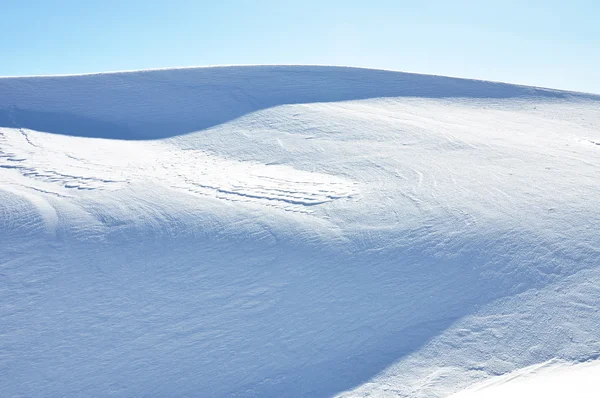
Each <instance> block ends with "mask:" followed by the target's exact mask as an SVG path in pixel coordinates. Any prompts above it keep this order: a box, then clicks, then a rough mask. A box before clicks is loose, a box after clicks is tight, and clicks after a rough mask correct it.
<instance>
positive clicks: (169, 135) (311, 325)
mask: <svg viewBox="0 0 600 398" xmlns="http://www.w3.org/2000/svg"><path fill="white" fill-rule="evenodd" d="M599 166H600V97H598V96H593V95H588V94H579V93H569V92H562V91H555V90H547V89H538V88H531V87H522V86H513V85H506V84H501V83H490V82H481V81H470V80H461V79H451V78H445V77H437V76H423V75H413V74H405V73H398V72H388V71H377V70H365V69H354V68H337V67H300V66H297V67H294V66H286V67H283V66H282V67H277V66H272V67H259V66H255V67H219V68H193V69H179V70H156V71H140V72H129V73H114V74H95V75H82V76H62V77H28V78H2V79H0V282H1V283H0V303H1V304H0V375H1V376H0V396H10V397H18V396H23V397H31V396H56V397H62V396H119V397H120V396H132V395H135V396H237V397H253V396H273V397H277V396H311V397H315V396H316V397H325V396H332V395H338V394H339V395H341V396H368V395H369V394H371V395H376V396H401V397H402V396H404V397H444V396H448V395H450V394H451V393H453V392H455V391H458V390H460V389H462V388H464V387H467V386H468V385H470V384H472V383H474V382H476V381H479V380H483V379H485V378H487V377H490V376H494V375H501V374H505V373H507V372H511V371H514V370H516V369H520V368H523V367H526V366H529V365H533V364H536V363H542V362H545V361H548V360H550V359H552V358H560V359H563V360H568V361H585V360H588V359H590V358H595V357H596V356H597V355H598V354H599V353H600V327H599V326H600V314H599V313H598V310H597V309H598V308H600V283H599V282H600V231H599V230H598V228H597V227H596V226H597V225H598V222H599V221H600V210H599V206H598V204H599V203H600V167H599Z"/></svg>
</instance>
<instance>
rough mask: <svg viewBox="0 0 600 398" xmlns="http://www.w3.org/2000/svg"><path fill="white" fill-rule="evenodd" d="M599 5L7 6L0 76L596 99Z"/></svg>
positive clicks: (526, 0) (12, 2)
mask: <svg viewBox="0 0 600 398" xmlns="http://www.w3.org/2000/svg"><path fill="white" fill-rule="evenodd" d="M599 18H600V2H599V1H583V0H581V1H578V0H571V1H553V0H545V1H544V0H522V1H496V0H480V1H466V0H454V1H427V0H423V1H417V0H411V1H401V0H396V1H393V0H389V1H387V0H370V1H369V0H362V1H353V0H345V1H338V0H320V1H315V0H302V1H300V0H297V1H292V0H288V1H286V0H279V1H276V0H262V1H261V0H254V1H243V0H214V1H202V0H196V1H189V0H170V1H152V0H145V1H141V0H121V1H114V0H103V1H97V0H78V1H74V0H37V1H36V0H4V1H2V4H1V6H0V76H19V75H40V74H71V73H88V72H101V71H115V70H130V69H145V68H161V67H174V66H193V65H222V64H333V65H350V66H364V67H373V68H384V69H393V70H402V71H409V72H419V73H432V74H440V75H449V76H458V77H469V78H477V79H486V80H499V81H506V82H514V83H521V84H529V85H538V86H546V87H553V88H563V89H571V90H578V91H587V92H595V93H600V22H599Z"/></svg>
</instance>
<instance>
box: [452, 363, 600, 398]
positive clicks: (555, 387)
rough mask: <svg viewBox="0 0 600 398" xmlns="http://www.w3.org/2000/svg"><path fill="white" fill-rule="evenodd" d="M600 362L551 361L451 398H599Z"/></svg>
mask: <svg viewBox="0 0 600 398" xmlns="http://www.w3.org/2000/svg"><path fill="white" fill-rule="evenodd" d="M598 391H600V362H598V361H594V362H585V363H581V364H577V365H569V364H566V363H560V362H553V361H549V362H546V363H543V364H540V365H533V366H530V367H527V368H525V369H520V370H518V371H515V372H511V373H508V374H506V375H504V376H498V377H494V378H492V379H490V380H489V381H486V382H483V383H480V384H478V385H476V386H473V387H471V388H469V389H468V390H465V391H461V392H460V393H457V394H454V395H452V396H451V398H504V397H513V398H530V397H543V398H564V397H574V398H596V397H597V396H598Z"/></svg>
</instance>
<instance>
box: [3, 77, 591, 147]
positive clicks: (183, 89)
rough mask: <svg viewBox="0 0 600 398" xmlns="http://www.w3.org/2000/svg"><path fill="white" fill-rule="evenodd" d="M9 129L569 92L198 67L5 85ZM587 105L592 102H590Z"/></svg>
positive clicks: (100, 132)
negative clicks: (392, 100)
mask: <svg viewBox="0 0 600 398" xmlns="http://www.w3.org/2000/svg"><path fill="white" fill-rule="evenodd" d="M0 93H11V95H3V96H1V97H0V127H14V126H15V124H17V125H19V126H21V127H23V128H27V129H32V130H37V131H44V132H50V133H58V134H63V135H72V136H80V137H100V138H113V139H128V140H139V139H155V138H165V137H172V136H176V135H181V134H186V133H190V132H194V131H199V130H203V129H206V128H209V127H212V126H216V125H219V124H222V123H225V122H228V121H231V120H233V119H236V118H238V117H241V116H244V115H246V114H249V113H252V112H256V111H260V110H262V109H268V108H273V107H276V106H279V105H285V104H303V103H316V102H338V101H349V100H360V99H369V98H382V97H387V98H396V97H425V98H456V97H466V98H498V99H499V98H529V97H540V98H565V97H569V96H571V95H572V94H571V93H568V92H562V91H556V90H547V89H539V88H532V87H522V86H514V85H508V84H502V83H491V82H484V81H477V80H464V79H455V78H448V77H442V76H428V75H417V74H408V73H398V72H390V71H383V70H368V69H357V68H341V67H325V66H320V67H319V66H314V67H306V66H247V67H239V66H238V67H221V68H190V69H179V70H154V71H139V72H130V73H112V74H96V75H80V76H55V77H30V78H4V79H0ZM578 96H579V97H591V98H593V96H585V95H582V94H579V95H578Z"/></svg>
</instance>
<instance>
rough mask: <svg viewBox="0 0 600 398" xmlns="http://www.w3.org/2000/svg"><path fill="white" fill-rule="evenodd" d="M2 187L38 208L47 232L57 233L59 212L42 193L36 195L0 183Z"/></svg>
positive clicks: (0, 187) (50, 233)
mask: <svg viewBox="0 0 600 398" xmlns="http://www.w3.org/2000/svg"><path fill="white" fill-rule="evenodd" d="M0 189H1V190H4V191H6V192H9V193H12V194H14V195H17V196H20V197H22V198H23V199H25V200H27V201H28V202H30V203H31V204H32V205H33V206H34V207H35V208H36V210H37V212H38V214H39V215H40V217H41V218H42V220H43V221H44V226H45V229H46V233H48V234H49V235H52V236H55V235H56V229H57V228H58V214H57V213H56V210H55V209H54V207H53V206H52V205H51V204H50V203H49V202H48V201H47V200H46V199H44V197H43V196H42V195H36V194H34V193H30V192H26V191H23V190H20V189H16V188H14V187H12V186H9V185H7V184H3V185H0Z"/></svg>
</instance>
